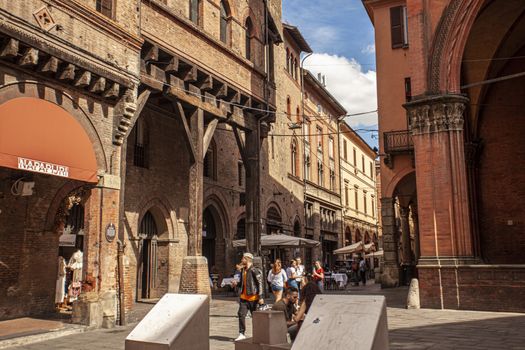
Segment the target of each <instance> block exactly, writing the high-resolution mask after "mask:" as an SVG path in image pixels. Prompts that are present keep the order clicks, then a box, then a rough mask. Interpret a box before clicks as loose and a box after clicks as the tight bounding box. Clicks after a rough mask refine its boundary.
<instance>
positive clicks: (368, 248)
mask: <svg viewBox="0 0 525 350" xmlns="http://www.w3.org/2000/svg"><path fill="white" fill-rule="evenodd" d="M363 250H364V251H365V253H370V252H373V251H375V250H376V245H375V244H374V242H372V243H368V244H365V245H364V246H363Z"/></svg>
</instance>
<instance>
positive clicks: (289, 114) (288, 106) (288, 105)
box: [286, 96, 292, 119]
mask: <svg viewBox="0 0 525 350" xmlns="http://www.w3.org/2000/svg"><path fill="white" fill-rule="evenodd" d="M286 116H287V117H288V119H292V101H291V100H290V96H288V97H287V98H286Z"/></svg>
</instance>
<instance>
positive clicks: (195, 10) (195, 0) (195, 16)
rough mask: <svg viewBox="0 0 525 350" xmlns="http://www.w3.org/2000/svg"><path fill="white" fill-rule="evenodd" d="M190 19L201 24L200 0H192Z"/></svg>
mask: <svg viewBox="0 0 525 350" xmlns="http://www.w3.org/2000/svg"><path fill="white" fill-rule="evenodd" d="M190 21H192V22H193V23H195V24H199V0H190Z"/></svg>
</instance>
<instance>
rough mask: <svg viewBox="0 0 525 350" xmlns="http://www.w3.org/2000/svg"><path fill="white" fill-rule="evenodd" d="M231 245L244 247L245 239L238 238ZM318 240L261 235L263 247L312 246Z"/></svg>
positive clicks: (315, 244) (314, 245) (316, 243)
mask: <svg viewBox="0 0 525 350" xmlns="http://www.w3.org/2000/svg"><path fill="white" fill-rule="evenodd" d="M232 243H233V247H235V248H237V247H246V239H238V240H236V241H233V242H232ZM319 244H320V243H319V242H318V241H314V240H313V239H307V238H302V237H294V236H288V235H262V236H261V247H264V248H271V247H275V248H301V247H304V248H312V247H317V246H319Z"/></svg>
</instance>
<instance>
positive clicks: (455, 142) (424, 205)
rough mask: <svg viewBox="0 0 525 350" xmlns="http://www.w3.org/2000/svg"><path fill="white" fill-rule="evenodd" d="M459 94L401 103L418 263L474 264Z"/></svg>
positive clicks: (462, 103)
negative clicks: (411, 159) (411, 153)
mask: <svg viewBox="0 0 525 350" xmlns="http://www.w3.org/2000/svg"><path fill="white" fill-rule="evenodd" d="M466 103H468V99H467V98H466V97H464V96H461V95H438V96H429V97H425V98H422V99H418V100H415V101H413V102H409V103H407V104H405V105H404V107H405V108H406V109H407V111H408V116H409V119H410V127H411V130H412V135H413V140H414V149H415V166H416V174H417V176H416V183H417V194H418V211H419V214H420V215H419V219H420V220H419V233H420V249H421V257H420V260H419V265H422V264H429V265H441V266H442V265H447V264H451V265H454V264H458V263H459V264H462V263H471V262H473V260H474V259H473V257H474V251H473V243H472V233H471V227H470V223H471V222H470V211H469V196H468V189H467V176H466V163H465V141H464V135H463V120H464V119H463V112H464V110H465V105H466Z"/></svg>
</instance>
